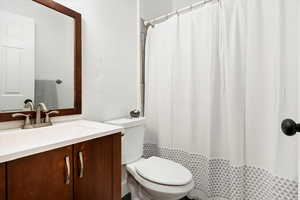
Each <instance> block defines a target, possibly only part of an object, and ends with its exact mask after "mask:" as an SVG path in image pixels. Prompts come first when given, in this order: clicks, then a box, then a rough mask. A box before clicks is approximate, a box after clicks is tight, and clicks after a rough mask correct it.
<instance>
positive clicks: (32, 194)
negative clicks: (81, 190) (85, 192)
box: [7, 146, 73, 200]
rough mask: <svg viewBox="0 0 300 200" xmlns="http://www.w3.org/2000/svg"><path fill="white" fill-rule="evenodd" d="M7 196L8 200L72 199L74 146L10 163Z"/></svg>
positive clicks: (8, 166) (8, 164)
mask: <svg viewBox="0 0 300 200" xmlns="http://www.w3.org/2000/svg"><path fill="white" fill-rule="evenodd" d="M67 159H68V160H67ZM68 165H69V166H68ZM68 179H69V180H68ZM7 197H8V198H7V199H8V200H38V199H39V200H71V199H73V149H72V146H68V147H64V148H60V149H56V150H52V151H48V152H45V153H40V154H37V155H33V156H29V157H26V158H21V159H18V160H15V161H11V162H8V163H7Z"/></svg>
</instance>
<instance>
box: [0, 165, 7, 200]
mask: <svg viewBox="0 0 300 200" xmlns="http://www.w3.org/2000/svg"><path fill="white" fill-rule="evenodd" d="M5 190H6V189H5V164H0V200H5V198H6V197H5Z"/></svg>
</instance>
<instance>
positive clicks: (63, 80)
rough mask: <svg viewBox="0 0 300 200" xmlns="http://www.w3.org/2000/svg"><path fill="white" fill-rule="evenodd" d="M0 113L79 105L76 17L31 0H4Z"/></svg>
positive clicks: (0, 30) (0, 28) (0, 39)
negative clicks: (76, 102) (30, 105)
mask: <svg viewBox="0 0 300 200" xmlns="http://www.w3.org/2000/svg"><path fill="white" fill-rule="evenodd" d="M0 19H1V20H0V112H18V111H26V110H29V109H30V108H25V107H24V106H25V103H24V102H26V100H27V101H28V100H31V101H32V102H33V103H34V104H36V105H37V104H39V103H41V102H43V103H45V105H46V106H47V107H48V109H66V108H73V107H74V56H75V55H74V35H75V31H74V19H73V18H71V17H69V16H66V15H63V14H61V13H59V12H57V11H55V10H52V9H50V8H47V7H45V6H43V5H40V4H38V3H36V2H34V1H31V0H1V1H0Z"/></svg>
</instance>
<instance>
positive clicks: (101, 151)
mask: <svg viewBox="0 0 300 200" xmlns="http://www.w3.org/2000/svg"><path fill="white" fill-rule="evenodd" d="M120 141H121V138H120V135H115V136H113V137H104V138H100V139H95V140H91V141H88V142H84V143H80V144H76V145H74V154H75V157H74V161H75V162H74V163H75V164H74V165H77V167H75V173H74V174H75V178H74V184H75V187H74V188H75V200H94V199H95V200H96V199H99V200H100V199H103V200H110V199H111V200H120V199H121V196H120V193H121V191H120V188H119V186H120V185H121V182H120V181H121V180H120V177H121V174H120V172H121V164H120V163H121V155H120V153H119V152H121V149H120ZM116 186H117V187H116Z"/></svg>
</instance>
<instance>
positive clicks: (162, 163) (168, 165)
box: [135, 156, 193, 186]
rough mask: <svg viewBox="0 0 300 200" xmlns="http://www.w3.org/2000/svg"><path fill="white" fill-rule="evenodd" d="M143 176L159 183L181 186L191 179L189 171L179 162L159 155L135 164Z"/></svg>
mask: <svg viewBox="0 0 300 200" xmlns="http://www.w3.org/2000/svg"><path fill="white" fill-rule="evenodd" d="M135 169H136V172H137V173H138V174H139V175H140V176H142V177H143V178H145V179H147V180H149V181H151V182H154V183H158V184H161V185H169V186H181V185H186V184H188V183H189V182H191V181H192V179H193V176H192V174H191V172H190V171H189V170H188V169H186V168H185V167H183V166H182V165H181V164H178V163H175V162H173V161H171V160H166V159H163V158H159V157H155V156H154V157H151V158H149V159H146V160H144V162H139V163H138V164H136V165H135Z"/></svg>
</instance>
